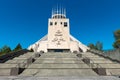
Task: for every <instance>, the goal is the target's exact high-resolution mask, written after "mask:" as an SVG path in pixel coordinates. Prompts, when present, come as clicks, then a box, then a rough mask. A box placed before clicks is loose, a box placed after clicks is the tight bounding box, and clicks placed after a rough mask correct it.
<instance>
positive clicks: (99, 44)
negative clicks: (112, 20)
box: [96, 41, 103, 51]
mask: <svg viewBox="0 0 120 80" xmlns="http://www.w3.org/2000/svg"><path fill="white" fill-rule="evenodd" d="M102 48H103V44H102V43H101V42H100V41H97V43H96V49H97V50H100V51H101V50H102Z"/></svg>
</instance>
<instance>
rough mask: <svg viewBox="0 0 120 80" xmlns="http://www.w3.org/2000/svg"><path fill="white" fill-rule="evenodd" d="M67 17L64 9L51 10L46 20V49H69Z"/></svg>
mask: <svg viewBox="0 0 120 80" xmlns="http://www.w3.org/2000/svg"><path fill="white" fill-rule="evenodd" d="M69 35H70V32H69V19H68V18H66V11H65V9H59V10H58V9H57V10H56V11H55V10H52V16H51V18H49V21H48V51H52V50H54V51H63V50H64V51H70V46H69V44H70V37H69Z"/></svg>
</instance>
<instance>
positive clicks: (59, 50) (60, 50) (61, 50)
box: [54, 49, 63, 52]
mask: <svg viewBox="0 0 120 80" xmlns="http://www.w3.org/2000/svg"><path fill="white" fill-rule="evenodd" d="M54 52H63V49H55V50H54Z"/></svg>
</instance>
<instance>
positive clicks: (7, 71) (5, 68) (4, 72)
mask: <svg viewBox="0 0 120 80" xmlns="http://www.w3.org/2000/svg"><path fill="white" fill-rule="evenodd" d="M17 67H18V65H17V64H0V76H10V75H12V74H11V72H13V71H15V69H14V70H13V68H16V71H15V72H16V75H17V74H18V68H17Z"/></svg>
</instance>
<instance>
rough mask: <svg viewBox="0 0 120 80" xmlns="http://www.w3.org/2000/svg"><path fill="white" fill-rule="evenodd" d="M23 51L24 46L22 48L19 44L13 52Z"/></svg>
mask: <svg viewBox="0 0 120 80" xmlns="http://www.w3.org/2000/svg"><path fill="white" fill-rule="evenodd" d="M21 49H22V46H21V44H20V43H19V44H18V45H17V46H16V47H15V49H14V50H13V51H18V50H21Z"/></svg>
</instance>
